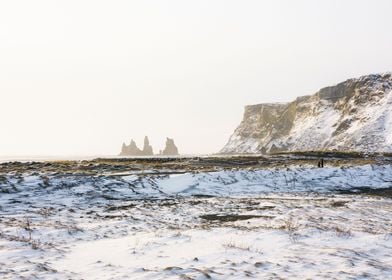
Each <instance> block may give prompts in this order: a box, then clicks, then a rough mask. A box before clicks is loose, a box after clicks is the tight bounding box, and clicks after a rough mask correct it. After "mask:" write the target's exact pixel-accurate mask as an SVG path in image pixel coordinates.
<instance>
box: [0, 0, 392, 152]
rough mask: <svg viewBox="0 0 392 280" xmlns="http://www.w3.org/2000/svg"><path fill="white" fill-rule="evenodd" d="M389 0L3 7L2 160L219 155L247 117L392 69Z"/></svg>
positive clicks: (79, 1)
mask: <svg viewBox="0 0 392 280" xmlns="http://www.w3.org/2000/svg"><path fill="white" fill-rule="evenodd" d="M391 12H392V1H390V0H366V1H365V0H317V1H316V0H286V1H283V0H281V1H279V0H265V1H263V0H258V1H250V0H235V1H234V0H220V1H218V0H197V1H196V0H195V1H186V0H178V1H165V0H157V1H148V0H139V1H130V0H126V1H125V0H124V1H117V0H111V1H97V0H76V1H73V0H66V1H65V0H63V1H56V0H47V1H42V0H34V1H31V0H25V1H19V0H12V1H1V2H0V101H1V103H0V104H1V108H0V129H1V133H0V156H5V155H110V154H117V153H119V151H120V148H121V144H122V142H129V141H130V139H131V138H134V139H135V140H136V142H137V143H138V144H139V146H142V143H143V137H144V136H145V135H148V136H150V140H151V143H152V145H153V146H154V148H155V151H156V152H158V150H159V149H162V148H163V146H164V143H165V139H166V136H169V137H172V138H174V139H175V141H176V144H177V145H178V147H179V149H180V152H182V153H186V154H198V153H213V152H217V151H219V149H220V148H222V147H223V146H224V144H225V143H226V141H227V140H228V137H229V136H230V135H231V133H232V132H233V131H234V129H235V128H236V126H237V125H238V124H239V123H240V121H241V119H242V114H243V107H244V106H245V105H248V104H257V103H263V102H274V101H276V102H282V101H291V100H293V99H294V98H295V97H296V96H300V95H306V94H312V93H315V92H316V91H317V90H318V89H319V88H321V87H324V86H329V85H333V84H336V83H338V82H341V81H343V80H345V79H347V78H351V77H356V76H359V75H364V74H369V73H379V72H386V71H391V70H392V16H391Z"/></svg>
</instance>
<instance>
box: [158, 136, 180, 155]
mask: <svg viewBox="0 0 392 280" xmlns="http://www.w3.org/2000/svg"><path fill="white" fill-rule="evenodd" d="M178 154H179V153H178V148H177V146H176V145H175V144H174V140H173V139H170V138H166V146H165V149H164V150H163V151H162V155H164V156H177V155H178Z"/></svg>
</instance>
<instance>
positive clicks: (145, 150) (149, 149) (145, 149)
mask: <svg viewBox="0 0 392 280" xmlns="http://www.w3.org/2000/svg"><path fill="white" fill-rule="evenodd" d="M142 153H143V155H145V156H152V155H154V152H153V150H152V146H151V145H150V141H149V140H148V137H147V136H146V137H144V146H143V151H142Z"/></svg>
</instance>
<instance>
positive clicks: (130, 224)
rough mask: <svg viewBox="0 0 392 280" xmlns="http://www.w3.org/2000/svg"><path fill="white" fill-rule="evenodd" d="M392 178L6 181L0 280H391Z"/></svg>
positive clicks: (1, 184)
mask: <svg viewBox="0 0 392 280" xmlns="http://www.w3.org/2000/svg"><path fill="white" fill-rule="evenodd" d="M391 188H392V166H391V165H365V166H354V167H328V168H311V167H295V168H294V167H291V168H274V169H260V170H248V169H239V170H225V171H219V172H209V173H207V172H200V173H186V172H184V173H183V172H178V170H177V171H176V172H173V174H170V172H167V171H165V172H156V171H154V170H150V171H145V172H142V173H141V172H139V171H135V172H126V173H124V172H122V173H113V174H110V173H105V174H102V175H91V176H87V175H78V174H74V173H70V174H68V175H67V174H63V173H61V174H59V173H45V172H43V173H40V172H34V173H23V174H20V173H18V172H14V173H12V172H11V173H8V174H3V175H2V176H0V278H1V279H35V278H38V279H42V278H47V279H210V278H213V279H243V278H247V277H251V278H252V277H253V278H256V279H279V278H283V279H320V278H324V279H334V278H335V279H391V275H392V199H391Z"/></svg>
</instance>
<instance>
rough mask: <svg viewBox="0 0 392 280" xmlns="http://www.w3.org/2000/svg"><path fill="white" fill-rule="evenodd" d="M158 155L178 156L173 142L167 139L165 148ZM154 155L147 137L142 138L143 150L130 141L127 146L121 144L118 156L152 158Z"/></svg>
mask: <svg viewBox="0 0 392 280" xmlns="http://www.w3.org/2000/svg"><path fill="white" fill-rule="evenodd" d="M159 154H160V155H165V156H176V155H178V154H179V153H178V148H177V146H176V145H175V144H174V140H173V139H170V138H167V139H166V146H165V149H164V150H163V151H160V152H159ZM152 155H154V152H153V148H152V146H151V145H150V140H149V139H148V137H147V136H146V137H144V145H143V150H140V149H139V148H138V147H137V145H136V143H135V141H134V140H133V139H132V140H131V142H130V144H129V145H126V144H125V143H123V144H122V148H121V153H120V156H152Z"/></svg>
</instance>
